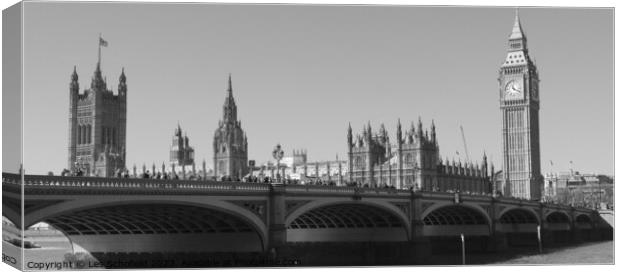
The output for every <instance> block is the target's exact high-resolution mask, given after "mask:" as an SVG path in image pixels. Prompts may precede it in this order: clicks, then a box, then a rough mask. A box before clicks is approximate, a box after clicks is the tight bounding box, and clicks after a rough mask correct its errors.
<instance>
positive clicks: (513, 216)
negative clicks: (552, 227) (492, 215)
mask: <svg viewBox="0 0 620 272" xmlns="http://www.w3.org/2000/svg"><path fill="white" fill-rule="evenodd" d="M498 218H499V221H500V223H501V224H540V223H541V219H540V217H539V215H538V213H536V211H534V210H533V209H530V208H524V207H514V208H508V209H504V210H503V211H502V212H501V213H500V214H499V216H498Z"/></svg>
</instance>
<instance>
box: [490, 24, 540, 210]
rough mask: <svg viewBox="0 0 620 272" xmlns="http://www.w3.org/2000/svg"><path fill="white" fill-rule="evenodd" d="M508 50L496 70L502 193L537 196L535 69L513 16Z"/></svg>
mask: <svg viewBox="0 0 620 272" xmlns="http://www.w3.org/2000/svg"><path fill="white" fill-rule="evenodd" d="M507 51H508V53H507V56H506V59H505V60H504V63H503V64H502V65H501V67H500V69H499V78H498V81H499V93H500V109H501V112H502V131H503V135H502V142H503V164H504V168H503V169H504V172H503V173H504V182H503V188H499V189H500V190H502V191H503V194H504V195H505V196H513V197H519V198H526V199H534V200H536V199H540V198H541V191H542V180H543V178H542V175H541V173H540V139H539V122H538V111H539V90H538V81H539V80H538V70H537V68H536V65H535V64H534V62H533V61H532V60H531V58H530V56H529V53H528V48H527V38H526V37H525V34H524V33H523V30H522V28H521V22H520V20H519V14H518V13H517V15H516V17H515V23H514V26H513V29H512V33H511V35H510V38H509V40H508V50H507Z"/></svg>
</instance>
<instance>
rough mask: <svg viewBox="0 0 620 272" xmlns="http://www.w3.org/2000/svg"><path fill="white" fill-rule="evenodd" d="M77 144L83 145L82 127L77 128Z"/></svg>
mask: <svg viewBox="0 0 620 272" xmlns="http://www.w3.org/2000/svg"><path fill="white" fill-rule="evenodd" d="M77 144H82V126H80V125H78V127H77Z"/></svg>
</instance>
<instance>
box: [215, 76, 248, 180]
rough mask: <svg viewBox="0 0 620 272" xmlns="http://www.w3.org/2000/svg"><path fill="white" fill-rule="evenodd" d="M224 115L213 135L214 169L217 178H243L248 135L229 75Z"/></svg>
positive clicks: (246, 170) (245, 170)
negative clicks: (240, 117) (238, 113)
mask: <svg viewBox="0 0 620 272" xmlns="http://www.w3.org/2000/svg"><path fill="white" fill-rule="evenodd" d="M223 111H224V116H223V119H222V120H221V121H220V122H219V125H218V128H217V129H216V130H215V135H214V137H213V169H214V176H215V178H217V179H221V178H222V177H230V178H231V179H233V180H236V179H241V178H242V177H243V176H245V175H246V174H247V173H248V172H249V169H248V137H247V136H246V135H245V132H243V129H241V121H239V120H237V105H236V104H235V99H234V97H233V92H232V79H231V77H230V76H229V77H228V90H227V96H226V100H225V101H224V108H223Z"/></svg>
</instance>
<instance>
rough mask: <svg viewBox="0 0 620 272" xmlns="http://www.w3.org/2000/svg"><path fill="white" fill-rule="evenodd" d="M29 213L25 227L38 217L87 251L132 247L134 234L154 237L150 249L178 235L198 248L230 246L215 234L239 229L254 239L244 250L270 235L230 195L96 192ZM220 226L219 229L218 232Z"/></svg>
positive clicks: (143, 239) (259, 247) (262, 245)
mask: <svg viewBox="0 0 620 272" xmlns="http://www.w3.org/2000/svg"><path fill="white" fill-rule="evenodd" d="M25 219H26V222H25V225H26V227H28V226H31V225H33V224H35V223H38V222H46V223H48V224H50V225H52V226H53V227H55V228H57V229H59V230H61V231H62V232H63V233H65V234H66V235H67V237H68V238H69V239H70V240H71V242H72V243H74V244H78V245H80V246H81V247H83V248H85V249H86V250H87V251H89V252H93V251H96V252H98V251H101V252H104V251H114V250H117V249H123V248H127V247H129V248H131V246H130V245H128V243H129V242H128V241H132V239H133V240H136V241H138V240H139V241H138V242H136V241H133V242H132V243H141V244H142V246H141V247H142V248H148V246H145V245H144V244H145V243H146V244H149V243H150V244H151V251H155V250H152V249H154V248H157V247H168V246H169V245H171V244H176V245H181V244H183V243H178V242H177V243H172V241H174V240H175V239H177V240H178V239H186V240H187V242H184V243H185V244H187V243H193V244H194V247H195V248H196V249H194V250H197V249H200V247H201V245H200V244H199V243H203V244H205V243H210V244H216V245H217V244H221V245H225V246H221V247H222V248H224V249H226V246H229V247H230V246H232V243H226V242H224V241H222V242H221V243H220V242H218V241H219V240H218V241H215V240H217V239H223V238H225V237H228V238H229V239H234V237H236V236H235V235H233V234H237V236H238V234H239V233H241V235H245V236H246V239H248V240H249V241H250V242H248V245H247V246H246V247H245V248H244V250H250V251H264V250H266V242H267V241H268V240H267V234H268V230H267V227H266V225H265V223H264V222H263V220H262V219H261V218H259V217H258V216H257V215H256V214H254V213H252V212H251V211H249V210H246V209H244V208H242V207H241V206H238V205H235V204H232V203H229V202H226V201H222V200H217V199H210V198H204V197H203V198H192V197H187V198H186V199H172V198H171V199H164V200H162V199H153V198H148V196H147V197H143V198H141V199H135V200H126V201H115V200H114V199H109V198H96V197H94V198H86V199H79V200H73V201H66V202H62V203H58V204H55V205H52V206H49V207H46V208H43V209H40V210H37V211H33V212H32V213H30V214H28V215H26V218H25ZM216 232H217V233H218V234H217V235H214V234H213V233H216ZM251 233H254V234H251ZM157 235H159V236H157ZM155 236H157V237H155ZM207 236H209V237H210V238H208V237H207ZM229 236H230V237H229ZM158 237H164V239H163V240H162V239H159V238H158ZM130 238H131V239H130ZM207 238H208V239H207ZM165 239H168V240H169V241H167V242H166V241H164V240H165ZM209 239H211V240H209ZM214 239H215V240H214ZM151 241H160V242H161V243H159V244H157V243H153V242H151ZM252 242H253V243H252ZM85 244H86V245H87V246H84V245H85ZM98 244H104V245H105V246H103V245H102V246H98ZM239 244H241V243H239ZM136 249H138V248H136ZM162 249H163V250H165V251H173V250H175V249H174V248H170V249H165V248H162ZM140 250H143V249H140ZM140 250H135V251H140ZM176 250H178V251H182V250H180V249H176Z"/></svg>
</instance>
